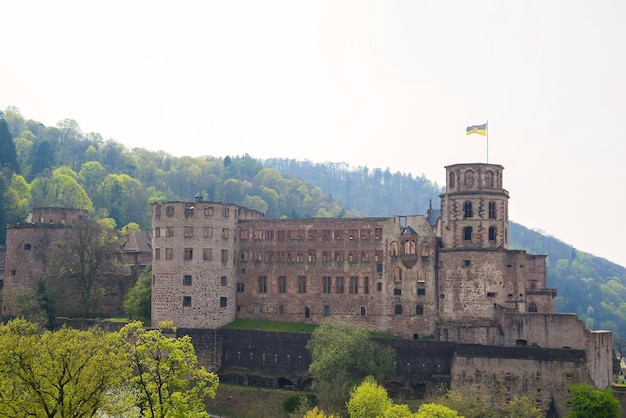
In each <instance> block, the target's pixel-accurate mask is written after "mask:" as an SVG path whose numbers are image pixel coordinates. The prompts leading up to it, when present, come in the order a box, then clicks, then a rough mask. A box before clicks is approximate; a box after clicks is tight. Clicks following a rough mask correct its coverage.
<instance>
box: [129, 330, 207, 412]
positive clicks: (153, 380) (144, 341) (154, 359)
mask: <svg viewBox="0 0 626 418" xmlns="http://www.w3.org/2000/svg"><path fill="white" fill-rule="evenodd" d="M166 331H170V332H175V328H173V327H172V323H171V322H162V323H161V324H159V328H158V329H152V330H146V329H144V328H142V326H141V322H138V321H137V322H133V323H131V324H128V325H126V326H125V327H124V328H122V330H121V331H120V334H121V335H122V337H123V338H124V339H125V340H126V348H127V350H128V355H129V357H130V361H131V364H132V366H133V369H134V375H133V377H132V379H131V383H132V385H133V386H134V387H135V389H136V390H137V395H138V404H139V406H140V408H141V412H142V416H144V417H151V418H165V417H208V414H207V413H206V410H205V406H204V402H203V401H204V398H205V397H206V396H209V397H211V398H214V397H215V393H216V391H217V387H218V384H219V379H218V377H217V374H215V373H210V372H208V371H206V370H205V369H204V367H198V359H197V357H196V353H195V351H194V347H193V345H192V344H191V337H189V336H184V337H180V338H175V337H168V336H166V335H165V334H164V333H165V332H166Z"/></svg>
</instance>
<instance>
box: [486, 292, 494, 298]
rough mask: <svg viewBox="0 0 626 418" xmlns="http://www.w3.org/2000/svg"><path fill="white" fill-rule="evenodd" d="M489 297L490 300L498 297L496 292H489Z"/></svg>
mask: <svg viewBox="0 0 626 418" xmlns="http://www.w3.org/2000/svg"><path fill="white" fill-rule="evenodd" d="M487 297H488V298H495V297H496V292H487Z"/></svg>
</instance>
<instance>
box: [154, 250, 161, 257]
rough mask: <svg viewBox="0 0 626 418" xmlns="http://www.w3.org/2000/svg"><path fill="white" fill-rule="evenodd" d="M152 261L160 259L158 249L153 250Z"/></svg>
mask: <svg viewBox="0 0 626 418" xmlns="http://www.w3.org/2000/svg"><path fill="white" fill-rule="evenodd" d="M154 259H155V260H160V259H161V249H160V248H155V249H154Z"/></svg>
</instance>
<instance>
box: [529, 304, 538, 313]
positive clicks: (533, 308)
mask: <svg viewBox="0 0 626 418" xmlns="http://www.w3.org/2000/svg"><path fill="white" fill-rule="evenodd" d="M528 312H537V305H535V304H534V303H529V304H528Z"/></svg>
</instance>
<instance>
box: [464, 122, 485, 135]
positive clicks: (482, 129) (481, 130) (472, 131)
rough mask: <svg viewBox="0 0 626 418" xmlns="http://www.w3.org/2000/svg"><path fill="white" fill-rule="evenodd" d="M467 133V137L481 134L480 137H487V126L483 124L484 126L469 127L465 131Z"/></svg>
mask: <svg viewBox="0 0 626 418" xmlns="http://www.w3.org/2000/svg"><path fill="white" fill-rule="evenodd" d="M465 133H466V134H467V135H469V134H479V135H482V136H487V124H486V123H483V124H482V125H473V126H468V127H467V129H466V130H465Z"/></svg>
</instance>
